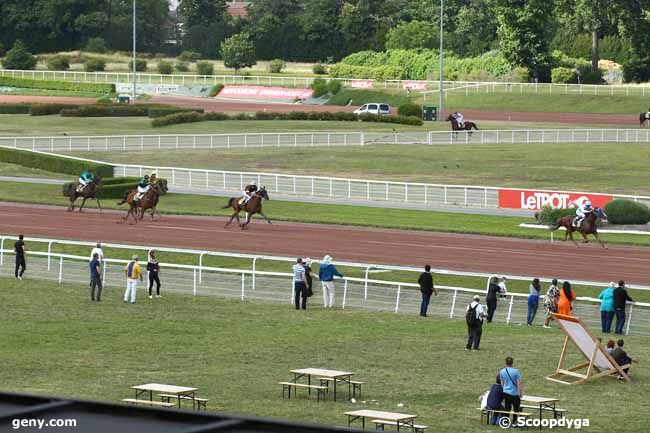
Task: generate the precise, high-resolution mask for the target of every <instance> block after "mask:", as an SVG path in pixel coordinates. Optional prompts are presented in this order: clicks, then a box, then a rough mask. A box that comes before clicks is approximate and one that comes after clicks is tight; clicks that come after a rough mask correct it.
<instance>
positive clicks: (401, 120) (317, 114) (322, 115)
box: [151, 111, 422, 128]
mask: <svg viewBox="0 0 650 433" xmlns="http://www.w3.org/2000/svg"><path fill="white" fill-rule="evenodd" d="M209 120H316V121H317V120H323V121H347V122H357V121H359V120H360V121H362V122H382V123H398V124H403V125H415V126H420V125H422V120H421V119H419V118H417V117H414V116H377V115H372V114H369V115H362V116H357V115H356V114H354V113H350V112H342V111H341V112H329V111H291V112H288V113H276V112H262V111H258V112H257V113H254V114H246V113H238V114H234V115H229V114H226V113H216V112H212V113H204V114H203V113H199V112H196V111H191V112H181V113H176V114H171V115H168V116H163V117H158V118H155V119H153V120H152V121H151V126H152V127H154V128H159V127H162V126H168V125H176V124H179V123H193V122H203V121H209Z"/></svg>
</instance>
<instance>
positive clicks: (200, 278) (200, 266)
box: [199, 251, 206, 284]
mask: <svg viewBox="0 0 650 433" xmlns="http://www.w3.org/2000/svg"><path fill="white" fill-rule="evenodd" d="M205 254H206V253H205V251H202V252H201V254H199V284H203V256H204V255H205Z"/></svg>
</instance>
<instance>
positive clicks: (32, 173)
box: [0, 162, 74, 180]
mask: <svg viewBox="0 0 650 433" xmlns="http://www.w3.org/2000/svg"><path fill="white" fill-rule="evenodd" d="M0 176H16V177H35V178H45V179H61V180H67V179H70V180H73V179H74V176H70V175H67V174H61V173H53V172H51V171H45V170H40V169H38V168H29V167H23V166H21V165H17V164H7V163H6V162H0Z"/></svg>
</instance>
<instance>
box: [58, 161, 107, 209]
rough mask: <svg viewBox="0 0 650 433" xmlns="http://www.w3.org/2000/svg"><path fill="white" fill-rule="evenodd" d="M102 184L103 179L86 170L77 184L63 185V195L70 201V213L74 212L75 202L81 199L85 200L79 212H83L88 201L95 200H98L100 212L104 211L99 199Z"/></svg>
mask: <svg viewBox="0 0 650 433" xmlns="http://www.w3.org/2000/svg"><path fill="white" fill-rule="evenodd" d="M101 182H102V179H101V177H100V176H99V175H98V174H95V173H93V172H92V171H91V170H85V171H84V172H83V173H81V175H80V176H79V179H78V180H77V182H76V183H75V182H71V183H66V184H64V185H63V195H64V196H65V197H68V198H69V199H70V206H68V211H69V212H71V211H73V210H74V202H75V201H76V200H77V199H78V198H79V197H81V198H83V201H82V202H81V206H79V212H81V211H82V209H83V207H84V205H85V204H86V200H88V199H93V200H97V207H98V208H99V211H100V212H101V210H102V205H101V203H100V201H99V199H98V198H97V191H98V189H99V186H100V184H101Z"/></svg>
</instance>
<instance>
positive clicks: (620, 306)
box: [614, 280, 634, 334]
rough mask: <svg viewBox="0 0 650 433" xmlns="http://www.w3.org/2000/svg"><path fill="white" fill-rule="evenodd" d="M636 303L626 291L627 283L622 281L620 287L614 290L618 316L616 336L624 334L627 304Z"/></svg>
mask: <svg viewBox="0 0 650 433" xmlns="http://www.w3.org/2000/svg"><path fill="white" fill-rule="evenodd" d="M627 301H630V302H634V301H633V300H632V298H630V296H629V295H628V294H627V290H625V281H623V280H620V281H619V282H618V287H617V288H615V289H614V312H615V314H616V331H615V333H616V334H622V333H623V325H625V302H627Z"/></svg>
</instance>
